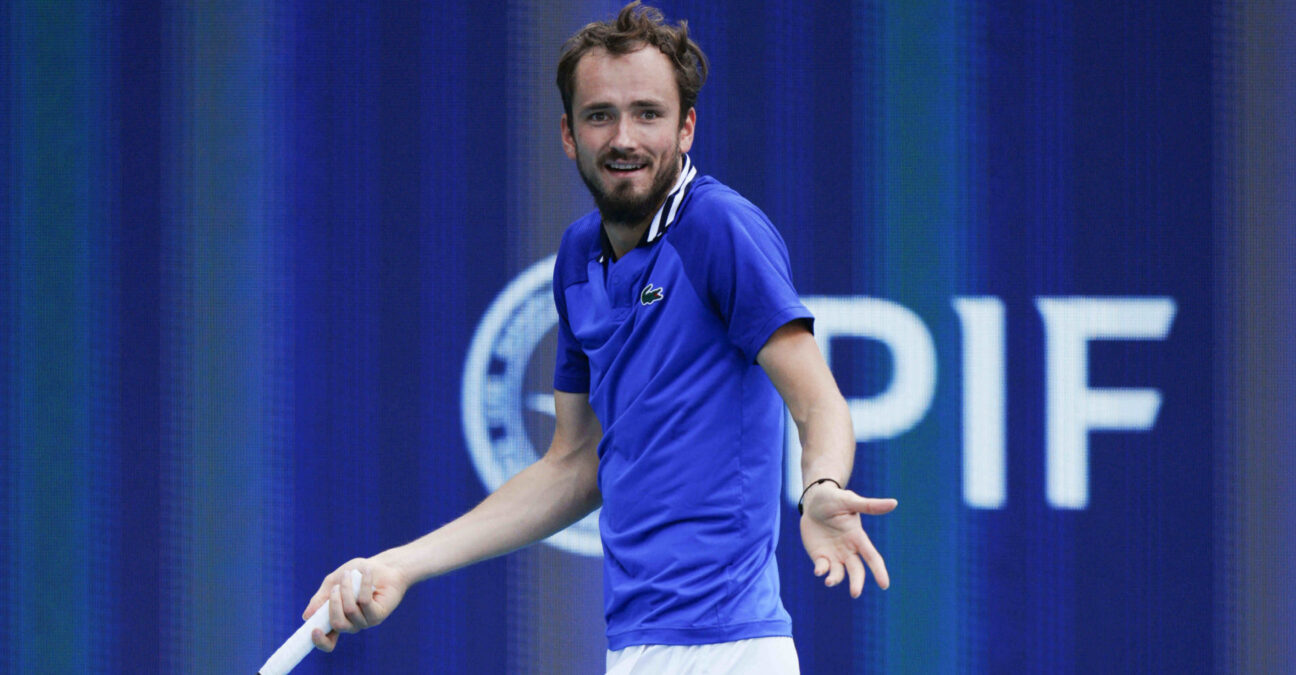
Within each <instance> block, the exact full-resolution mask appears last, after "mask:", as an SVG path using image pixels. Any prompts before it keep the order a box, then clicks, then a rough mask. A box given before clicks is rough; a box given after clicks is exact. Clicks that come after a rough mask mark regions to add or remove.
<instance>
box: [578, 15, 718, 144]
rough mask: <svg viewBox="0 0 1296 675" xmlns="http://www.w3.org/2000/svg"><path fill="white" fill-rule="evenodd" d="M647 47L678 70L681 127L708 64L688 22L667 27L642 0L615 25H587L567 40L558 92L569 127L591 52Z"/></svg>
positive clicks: (617, 52)
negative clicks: (580, 73)
mask: <svg viewBox="0 0 1296 675" xmlns="http://www.w3.org/2000/svg"><path fill="white" fill-rule="evenodd" d="M647 45H652V46H654V47H656V48H657V49H660V50H661V52H662V53H663V54H665V55H666V56H667V58H669V59H670V60H671V64H672V65H673V66H674V68H675V84H676V86H677V87H678V88H679V98H680V124H683V123H684V117H685V115H687V114H688V111H689V109H690V108H692V107H693V106H694V104H696V103H697V97H698V92H699V91H701V90H702V83H704V82H706V77H707V70H708V67H709V66H708V63H707V57H706V54H703V53H702V48H701V47H699V46H698V44H697V43H696V42H694V41H692V40H690V39H689V36H688V22H687V21H680V22H679V23H678V24H676V25H674V26H669V25H666V23H665V19H664V17H663V16H662V13H661V12H660V11H659V10H657V9H656V8H653V7H645V6H643V5H640V4H639V0H635V1H634V2H632V3H630V4H628V5H626V6H625V7H622V8H621V12H620V13H619V14H617V18H616V20H615V21H611V22H608V21H596V22H594V23H590V24H587V25H586V26H585V27H584V28H582V29H580V30H579V31H577V32H576V34H575V35H573V36H571V37H570V38H568V39H567V43H566V44H564V45H563V49H562V56H560V57H559V58H558V91H559V92H560V93H561V94H562V102H563V111H564V112H566V113H567V123H568V125H569V126H570V125H571V123H572V94H573V92H574V91H575V89H576V65H577V64H578V63H580V60H581V57H582V56H584V55H585V54H586V52H588V51H590V50H591V49H594V48H597V47H602V48H604V49H606V50H608V51H609V52H611V53H613V54H629V53H631V52H635V51H638V50H640V49H642V48H643V47H645V46H647Z"/></svg>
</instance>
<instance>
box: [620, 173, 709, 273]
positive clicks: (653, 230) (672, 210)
mask: <svg viewBox="0 0 1296 675" xmlns="http://www.w3.org/2000/svg"><path fill="white" fill-rule="evenodd" d="M696 177H697V167H695V166H693V160H692V159H690V158H689V156H688V155H687V154H686V155H684V163H683V166H681V167H680V172H679V177H678V178H676V179H675V186H674V187H672V188H671V191H670V192H668V193H666V199H665V201H663V202H662V205H661V208H659V209H657V213H656V214H654V215H653V218H652V224H650V225H649V226H648V229H647V230H644V233H643V237H642V238H640V239H639V244H638V245H639V246H647V245H648V244H651V243H653V242H655V241H657V240H658V239H661V238H662V235H664V234H666V230H667V229H669V228H670V226H671V225H673V224H674V223H675V219H676V217H678V216H679V209H680V204H682V203H683V202H684V197H685V195H687V194H688V189H689V186H690V185H692V184H693V179H694V178H696ZM599 239H600V241H601V242H602V244H603V253H602V255H600V256H599V259H598V261H599V262H607V261H608V260H611V259H612V257H613V251H612V242H611V241H608V236H607V231H606V230H604V229H603V227H601V226H600V227H599Z"/></svg>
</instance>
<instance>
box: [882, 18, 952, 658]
mask: <svg viewBox="0 0 1296 675" xmlns="http://www.w3.org/2000/svg"><path fill="white" fill-rule="evenodd" d="M959 18H960V16H959V13H958V12H957V11H956V5H955V3H952V2H940V1H932V2H912V3H897V4H888V5H887V6H886V7H885V8H884V10H883V12H882V17H881V19H882V21H883V39H884V41H885V43H884V44H885V47H884V49H885V52H884V54H885V56H884V62H883V63H884V66H883V68H884V72H885V77H884V80H883V82H882V89H883V94H882V96H883V100H882V116H881V119H880V120H879V121H880V122H881V124H882V157H881V162H882V165H883V167H884V169H883V171H884V177H883V178H882V181H883V182H882V185H883V186H884V187H883V193H882V205H881V208H882V220H881V223H882V226H883V228H884V238H883V240H882V246H883V255H884V256H885V258H884V261H883V268H882V270H881V272H882V274H883V279H882V284H881V288H882V289H883V294H884V295H885V296H886V297H889V298H892V299H895V300H897V301H898V302H900V303H901V304H903V305H905V306H906V307H908V308H910V309H912V310H913V311H914V312H915V313H917V314H918V315H919V316H921V317H923V319H924V321H925V322H926V323H927V324H928V326H929V330H933V329H932V328H931V327H932V326H936V327H937V329H936V330H933V337H934V338H935V341H936V351H937V354H938V355H941V356H945V357H946V358H945V362H949V360H950V359H949V358H948V356H947V355H952V354H957V353H958V352H957V342H956V341H955V340H954V335H953V334H952V331H950V330H947V329H946V326H949V325H951V324H952V320H951V312H950V310H949V305H948V303H949V297H950V296H951V295H953V294H954V293H955V292H956V291H957V290H958V289H957V286H956V285H955V284H956V283H957V282H958V280H960V279H961V278H962V267H963V261H962V260H961V258H960V257H959V252H961V250H962V244H963V240H964V239H965V228H966V226H967V223H966V217H967V214H966V211H965V207H964V204H963V200H962V195H963V194H964V191H965V190H966V185H965V178H964V176H963V170H964V168H963V167H962V166H960V164H959V161H958V160H959V157H960V156H961V151H962V147H963V145H964V144H965V143H966V139H965V138H964V137H962V135H963V134H964V133H965V132H966V129H965V128H964V124H963V117H962V116H963V111H962V110H961V109H960V104H961V103H962V101H960V98H959V90H958V85H957V83H958V81H959V79H960V76H961V74H960V73H959V72H958V68H959V67H960V66H961V65H962V64H961V59H960V58H959V57H958V56H957V48H952V47H951V45H958V44H959V39H960V35H961V32H960V26H959V25H958V21H959ZM938 358H939V357H938ZM937 373H938V375H937V379H938V385H937V393H936V396H935V398H934V400H933V402H932V406H931V409H930V410H929V411H928V413H927V416H926V417H925V418H924V420H923V421H922V422H920V423H919V424H918V426H916V427H915V428H914V429H913V430H911V431H909V432H908V433H906V434H904V435H902V436H901V437H899V438H897V439H894V440H891V441H887V442H885V443H884V444H883V445H884V446H885V447H886V470H885V474H884V475H885V476H886V483H885V485H886V486H887V488H888V491H887V496H894V497H897V498H898V499H899V500H900V502H901V504H902V505H903V506H902V508H900V509H899V510H898V511H896V513H895V514H893V515H891V516H888V519H889V521H890V522H889V523H888V526H887V528H888V530H887V534H888V537H887V539H886V544H887V546H889V548H890V551H889V553H890V555H889V557H888V561H890V562H891V563H892V564H893V565H895V566H896V568H897V569H898V570H902V571H903V574H902V575H899V576H898V577H897V578H896V580H895V581H896V583H897V584H905V593H904V594H896V595H895V596H894V597H889V598H888V605H887V614H886V621H887V624H888V626H887V638H888V639H887V642H886V647H885V650H886V657H885V658H886V663H885V664H884V667H893V666H898V665H899V664H904V666H905V667H906V668H913V669H914V670H916V671H923V672H948V671H951V670H953V669H955V667H956V665H957V659H958V655H959V653H960V651H961V649H960V640H961V639H962V637H963V636H961V635H960V634H959V633H958V631H957V623H958V618H957V602H958V597H959V592H960V589H959V588H958V585H957V579H958V578H959V574H958V569H959V563H960V560H959V556H960V552H959V551H958V550H957V543H958V541H959V533H960V528H961V524H962V521H963V518H962V514H963V511H962V502H961V500H960V499H959V495H960V489H959V485H960V482H959V471H958V466H959V462H958V460H957V455H956V454H955V453H954V452H951V451H952V450H954V449H956V448H958V447H959V441H958V439H959V434H958V432H957V428H958V426H957V420H958V414H957V410H958V409H957V407H956V406H955V405H954V403H955V402H956V399H957V395H950V392H953V391H957V390H956V389H951V385H952V384H953V383H954V382H955V381H956V380H955V379H954V378H952V377H949V376H948V375H947V374H946V371H945V370H944V369H942V368H941V367H939V365H938V368H937Z"/></svg>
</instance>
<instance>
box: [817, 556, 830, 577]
mask: <svg viewBox="0 0 1296 675" xmlns="http://www.w3.org/2000/svg"><path fill="white" fill-rule="evenodd" d="M827 573H828V559H827V558H815V568H814V575H815V576H817V577H821V576H823V575H825V574H827Z"/></svg>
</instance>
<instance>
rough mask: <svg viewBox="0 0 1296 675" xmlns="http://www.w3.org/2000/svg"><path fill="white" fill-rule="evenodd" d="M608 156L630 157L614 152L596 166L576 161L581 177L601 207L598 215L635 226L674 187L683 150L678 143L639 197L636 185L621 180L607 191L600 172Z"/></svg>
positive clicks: (654, 208) (616, 157)
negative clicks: (636, 193) (646, 189)
mask: <svg viewBox="0 0 1296 675" xmlns="http://www.w3.org/2000/svg"><path fill="white" fill-rule="evenodd" d="M608 159H627V158H626V157H623V156H620V155H617V154H616V153H613V154H612V155H610V156H606V157H603V158H600V159H599V160H598V162H597V163H596V164H595V165H594V166H593V167H589V168H588V170H587V167H585V166H584V164H582V163H580V162H577V168H578V169H579V170H580V176H581V180H582V181H584V182H585V187H586V188H589V191H590V195H591V196H593V197H594V205H595V206H597V207H598V210H599V215H601V216H603V222H605V223H608V224H610V225H623V226H625V227H634V226H636V225H638V224H639V223H642V222H643V221H644V220H646V219H647V218H648V217H649V216H651V215H652V214H653V212H654V211H656V210H657V208H658V207H659V206H661V203H662V201H663V200H664V199H666V195H667V194H668V193H669V192H670V190H671V188H672V187H674V186H675V181H676V179H678V178H679V172H680V151H679V147H678V146H676V148H675V152H673V153H671V154H670V155H669V156H667V157H666V167H664V168H663V169H662V170H660V171H658V172H657V175H656V176H653V181H652V184H651V185H649V186H648V191H647V192H646V193H644V194H643V195H642V196H636V195H635V194H634V192H633V190H634V188H633V187H632V186H631V185H630V184H629V183H628V182H626V183H621V184H619V185H618V186H617V187H616V188H614V189H612V190H608V189H607V186H606V185H604V184H603V182H602V181H601V180H600V177H599V175H598V167H599V166H602V164H603V163H604V162H605V161H607V160H608Z"/></svg>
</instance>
